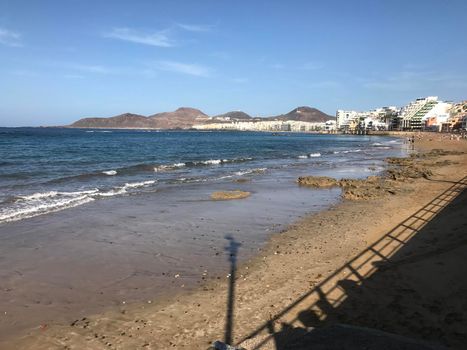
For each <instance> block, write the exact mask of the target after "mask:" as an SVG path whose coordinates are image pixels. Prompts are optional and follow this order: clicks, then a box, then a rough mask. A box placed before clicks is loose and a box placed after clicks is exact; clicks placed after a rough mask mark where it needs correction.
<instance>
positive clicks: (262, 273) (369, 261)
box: [0, 135, 467, 349]
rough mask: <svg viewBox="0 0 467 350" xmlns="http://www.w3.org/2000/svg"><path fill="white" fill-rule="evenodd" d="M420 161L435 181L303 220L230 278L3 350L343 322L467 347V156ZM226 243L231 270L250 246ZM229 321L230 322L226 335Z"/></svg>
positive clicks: (175, 341)
mask: <svg viewBox="0 0 467 350" xmlns="http://www.w3.org/2000/svg"><path fill="white" fill-rule="evenodd" d="M415 146H416V147H417V149H418V150H420V151H421V152H424V151H428V150H430V149H433V148H443V149H451V150H452V149H455V150H459V149H460V150H461V151H463V152H466V151H467V143H466V142H465V141H460V142H457V141H450V140H442V141H439V140H438V135H433V136H432V135H425V136H424V137H423V139H422V140H417V141H416V145H415ZM420 161H423V162H425V163H426V164H425V166H427V167H430V169H431V170H432V172H433V175H432V176H430V177H429V178H423V177H421V178H417V179H405V180H404V181H401V182H400V183H399V186H398V189H397V191H395V193H394V194H388V193H386V194H384V195H382V196H380V197H372V198H371V199H369V200H357V201H350V200H346V201H343V202H342V203H340V204H338V205H335V206H333V207H332V208H331V209H330V210H327V211H324V212H320V213H317V214H314V215H309V216H307V217H305V218H304V219H302V220H300V221H297V222H296V223H294V224H292V225H291V226H290V227H289V228H288V229H287V230H286V231H284V232H282V233H280V234H277V235H274V236H273V237H272V238H271V239H270V241H269V243H268V244H267V246H266V247H265V248H262V249H261V250H260V252H259V255H256V256H255V257H251V258H250V259H248V260H246V261H243V262H241V263H239V264H238V266H237V265H235V269H234V270H233V271H234V272H235V279H232V276H231V275H228V274H226V275H225V276H223V277H222V278H221V279H220V280H219V279H214V280H212V279H209V278H208V279H207V280H206V281H205V282H204V280H203V282H202V283H203V285H202V286H201V287H199V288H196V289H194V290H191V291H190V292H184V293H178V292H177V293H174V294H175V295H172V296H165V297H164V298H159V300H158V301H157V302H151V303H147V302H146V303H140V304H132V305H127V304H120V305H119V307H118V310H112V311H109V312H106V313H101V314H94V315H90V314H89V315H88V316H86V317H83V318H80V319H79V320H75V321H73V322H70V324H62V325H60V324H42V325H37V326H36V327H35V328H34V329H33V330H31V331H30V332H29V334H27V335H26V336H23V337H21V338H18V337H16V338H15V339H10V340H7V341H4V342H3V343H0V344H1V346H0V347H1V348H2V349H3V348H4V349H17V348H23V349H54V348H57V349H64V348H65V349H85V348H89V349H134V348H147V349H167V348H170V347H175V348H181V349H183V348H196V349H203V348H207V347H208V346H209V344H211V343H212V341H214V340H217V339H221V340H222V339H224V338H225V337H226V336H227V337H231V339H233V342H235V343H238V342H240V343H241V344H242V345H243V346H245V347H246V348H247V349H253V348H262V349H263V348H264V349H282V348H286V347H285V345H284V344H287V343H291V342H292V341H300V339H301V338H302V336H303V334H304V330H309V329H310V327H321V326H325V325H329V324H334V323H347V324H353V325H359V326H366V327H375V328H378V329H383V330H385V331H388V332H391V333H398V334H402V335H406V336H410V337H414V338H421V339H426V340H430V341H433V342H435V343H441V344H445V345H451V346H454V347H458V348H461V346H462V344H465V341H467V334H466V329H467V327H466V326H467V311H466V310H467V307H466V306H467V300H466V299H465V298H466V295H467V294H466V291H467V281H466V278H465V276H466V275H467V271H466V270H465V269H466V268H465V266H467V261H466V259H467V253H466V248H465V237H464V235H462V233H463V232H465V228H466V222H465V213H464V211H465V205H466V196H465V190H464V188H465V183H459V181H460V180H462V179H463V178H464V176H466V175H467V156H466V154H465V153H464V154H461V155H446V156H437V157H433V158H430V159H422V158H420ZM464 181H465V180H464ZM310 193H311V192H310ZM246 200H248V199H246ZM216 203H218V202H216ZM226 203H227V202H226ZM228 203H233V202H228ZM430 205H431V206H430ZM375 242H376V243H375ZM386 242H387V243H388V244H386ZM228 243H229V242H227V241H225V240H224V242H223V244H224V245H227V247H230V250H229V248H227V252H223V254H220V255H219V256H220V257H221V258H222V259H223V260H224V264H226V266H227V265H228V264H229V263H232V262H233V263H235V264H236V263H237V258H236V257H237V250H238V253H240V254H241V253H242V250H243V249H247V246H246V245H245V246H243V245H241V246H238V245H236V243H240V244H241V243H242V242H233V243H232V242H230V245H228ZM170 278H171V280H172V281H174V280H178V278H180V277H177V276H176V275H171V276H170ZM233 282H234V283H233ZM229 284H230V285H232V284H234V287H235V291H236V294H235V297H234V298H233V299H232V300H233V305H232V304H229V303H227V300H228V298H227V291H228V290H229V289H228V287H229ZM179 287H180V286H179ZM180 289H181V288H180ZM228 305H231V306H232V307H231V308H230V309H229V307H228ZM229 311H230V312H229ZM228 314H230V315H231V316H232V319H233V323H232V327H231V328H229V329H228V332H227V333H229V334H227V335H226V334H225V331H226V329H225V321H226V316H227V315H228ZM230 331H231V332H230Z"/></svg>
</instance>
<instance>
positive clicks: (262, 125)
mask: <svg viewBox="0 0 467 350" xmlns="http://www.w3.org/2000/svg"><path fill="white" fill-rule="evenodd" d="M193 129H198V130H240V131H293V132H307V131H324V130H328V131H332V130H335V125H334V124H332V123H331V124H329V121H328V122H326V123H318V122H317V123H311V122H303V121H296V120H286V121H282V120H264V121H261V120H255V121H230V122H227V123H209V124H196V125H193Z"/></svg>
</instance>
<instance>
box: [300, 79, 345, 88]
mask: <svg viewBox="0 0 467 350" xmlns="http://www.w3.org/2000/svg"><path fill="white" fill-rule="evenodd" d="M307 86H308V87H309V88H315V89H331V88H338V87H340V86H341V83H339V82H338V81H335V80H323V81H315V82H312V83H310V84H307Z"/></svg>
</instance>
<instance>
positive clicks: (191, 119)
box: [148, 107, 209, 129]
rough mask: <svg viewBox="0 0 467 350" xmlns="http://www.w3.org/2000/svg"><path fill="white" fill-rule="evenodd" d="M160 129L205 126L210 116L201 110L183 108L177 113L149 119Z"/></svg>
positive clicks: (163, 113)
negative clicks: (195, 125) (204, 123)
mask: <svg viewBox="0 0 467 350" xmlns="http://www.w3.org/2000/svg"><path fill="white" fill-rule="evenodd" d="M148 119H150V120H151V121H152V122H153V123H155V127H156V128H158V129H176V128H179V129H189V128H191V127H192V126H193V125H194V124H203V122H205V121H207V120H208V119H209V116H208V115H206V114H204V113H203V112H201V111H200V110H199V109H195V108H188V107H182V108H179V109H177V110H176V111H175V112H162V113H157V114H153V115H151V116H149V117H148Z"/></svg>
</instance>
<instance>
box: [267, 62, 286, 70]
mask: <svg viewBox="0 0 467 350" xmlns="http://www.w3.org/2000/svg"><path fill="white" fill-rule="evenodd" d="M270 67H271V68H273V69H284V68H285V65H283V64H282V63H273V64H271V65H270Z"/></svg>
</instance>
